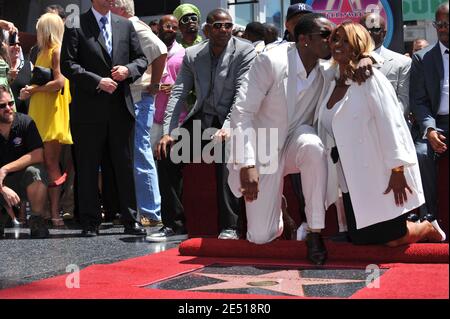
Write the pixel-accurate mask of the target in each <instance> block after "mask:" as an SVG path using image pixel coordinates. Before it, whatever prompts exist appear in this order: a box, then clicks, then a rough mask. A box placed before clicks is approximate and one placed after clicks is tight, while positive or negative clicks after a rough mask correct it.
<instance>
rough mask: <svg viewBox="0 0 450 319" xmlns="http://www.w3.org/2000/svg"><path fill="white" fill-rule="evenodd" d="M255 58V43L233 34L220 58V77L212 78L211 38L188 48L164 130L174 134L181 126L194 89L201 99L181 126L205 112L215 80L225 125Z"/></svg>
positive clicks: (165, 116)
mask: <svg viewBox="0 0 450 319" xmlns="http://www.w3.org/2000/svg"><path fill="white" fill-rule="evenodd" d="M255 57H256V53H255V49H254V47H253V45H252V44H251V43H248V42H247V41H243V40H240V39H238V38H236V37H232V38H231V39H230V41H229V42H228V46H227V48H226V50H225V52H224V54H222V56H221V58H220V60H219V64H218V66H217V70H216V77H215V79H211V56H210V48H209V40H205V41H203V42H201V43H199V44H197V45H195V46H192V47H190V48H187V49H186V55H185V56H184V59H183V65H182V66H181V69H180V72H179V74H178V77H177V80H176V82H175V85H174V87H173V89H172V94H171V96H170V99H169V102H168V104H167V109H166V112H165V114H164V123H163V133H164V134H170V132H172V130H173V129H175V128H177V127H178V123H179V117H180V114H181V112H182V111H183V110H184V106H185V103H186V99H187V96H188V94H189V92H190V91H191V90H192V89H194V88H195V93H196V97H197V101H196V103H195V104H194V106H193V108H192V109H191V110H190V112H189V114H188V115H187V116H186V118H185V120H184V122H183V123H182V124H181V125H183V124H184V123H186V121H188V120H189V119H190V118H192V116H194V115H195V114H197V113H198V112H200V111H201V108H202V106H203V102H204V100H205V98H207V97H208V92H209V88H210V85H211V81H214V82H215V83H214V92H213V94H214V100H215V101H217V104H218V105H216V110H217V111H218V112H219V119H220V122H221V124H223V122H224V121H225V119H227V118H228V117H229V114H230V112H231V107H232V105H233V103H234V101H235V98H236V93H237V91H238V89H239V87H240V85H241V82H242V80H243V78H244V76H245V74H246V73H247V72H248V70H249V69H250V65H251V63H252V62H253V60H254V58H255Z"/></svg>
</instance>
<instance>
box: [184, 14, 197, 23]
mask: <svg viewBox="0 0 450 319" xmlns="http://www.w3.org/2000/svg"><path fill="white" fill-rule="evenodd" d="M197 21H198V17H197V16H196V15H190V16H188V15H186V16H184V17H182V18H181V19H180V22H181V23H182V24H188V23H191V22H197Z"/></svg>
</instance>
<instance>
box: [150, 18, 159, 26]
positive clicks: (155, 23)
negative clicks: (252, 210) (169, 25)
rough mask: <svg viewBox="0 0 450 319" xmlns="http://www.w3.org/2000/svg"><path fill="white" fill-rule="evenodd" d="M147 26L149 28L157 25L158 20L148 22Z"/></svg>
mask: <svg viewBox="0 0 450 319" xmlns="http://www.w3.org/2000/svg"><path fill="white" fill-rule="evenodd" d="M148 25H149V26H152V25H159V20H158V19H153V20H152V21H150V22H149V23H148Z"/></svg>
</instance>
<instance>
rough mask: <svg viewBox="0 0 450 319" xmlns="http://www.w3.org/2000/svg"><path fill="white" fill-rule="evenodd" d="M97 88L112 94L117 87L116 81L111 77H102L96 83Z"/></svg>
mask: <svg viewBox="0 0 450 319" xmlns="http://www.w3.org/2000/svg"><path fill="white" fill-rule="evenodd" d="M98 88H99V89H100V90H102V91H105V92H107V93H109V94H113V93H114V91H115V90H116V89H117V82H115V81H114V80H113V79H111V78H103V79H101V80H100V83H99V84H98Z"/></svg>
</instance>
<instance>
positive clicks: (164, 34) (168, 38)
mask: <svg viewBox="0 0 450 319" xmlns="http://www.w3.org/2000/svg"><path fill="white" fill-rule="evenodd" d="M178 29H179V25H178V19H177V18H176V17H175V16H173V15H171V14H167V15H165V16H162V17H161V19H160V20H159V32H158V37H159V38H160V39H161V41H162V42H164V44H165V45H166V46H167V47H171V46H172V44H173V42H174V41H175V38H176V37H177V32H178Z"/></svg>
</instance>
